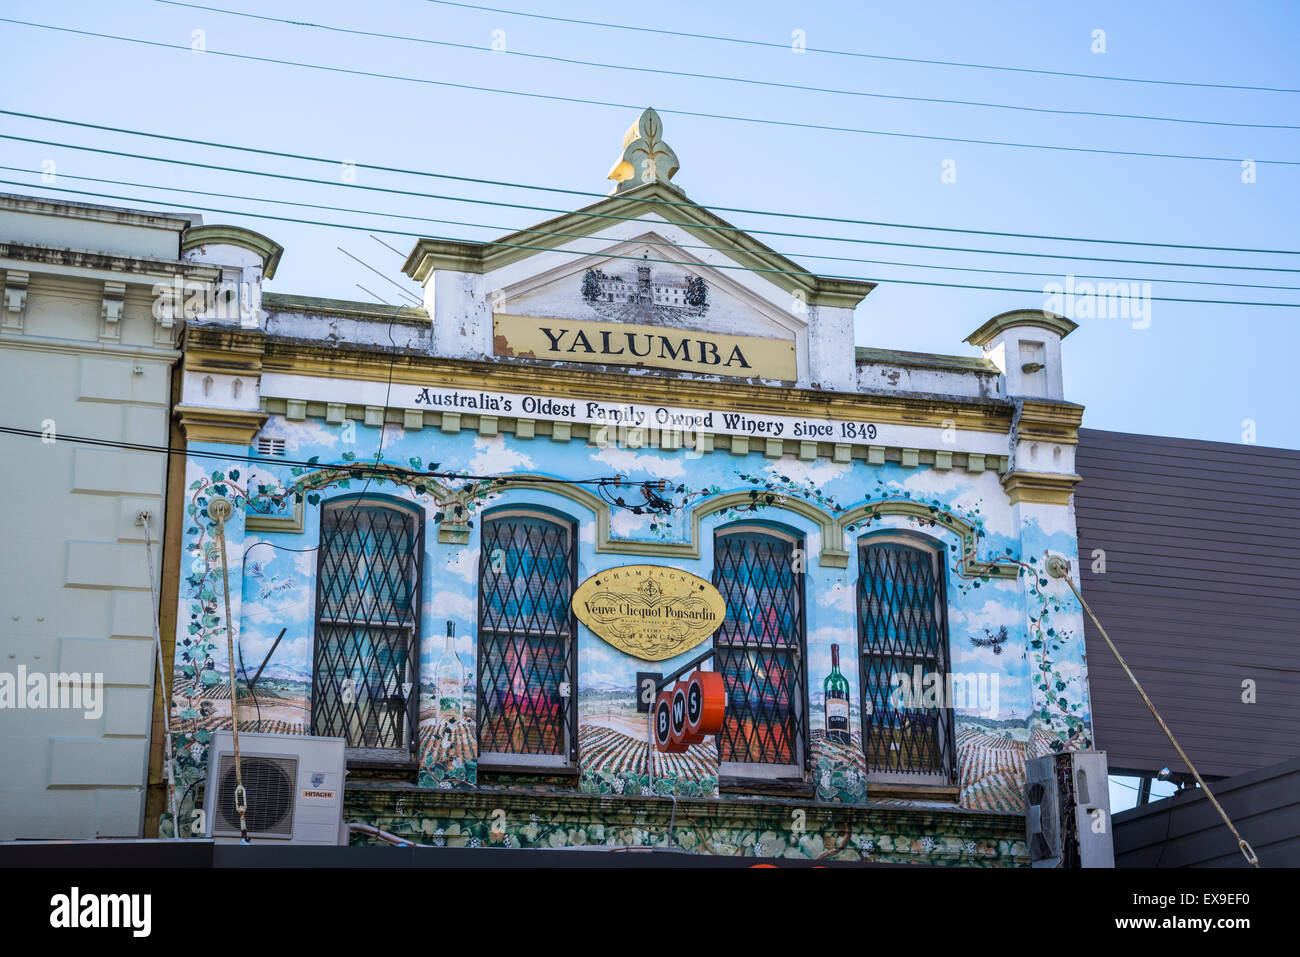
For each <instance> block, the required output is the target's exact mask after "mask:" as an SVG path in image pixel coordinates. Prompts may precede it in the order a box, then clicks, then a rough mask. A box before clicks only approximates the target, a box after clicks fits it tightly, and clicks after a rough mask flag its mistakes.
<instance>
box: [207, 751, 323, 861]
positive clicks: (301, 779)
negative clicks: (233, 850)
mask: <svg viewBox="0 0 1300 957" xmlns="http://www.w3.org/2000/svg"><path fill="white" fill-rule="evenodd" d="M343 745H344V741H343V739H342V738H313V737H307V736H305V735H297V734H253V733H249V732H241V733H240V735H239V755H240V770H241V772H242V775H243V781H244V792H245V794H246V796H247V800H246V805H247V810H246V813H245V818H246V820H247V823H248V837H249V839H250V840H251V841H255V842H257V843H265V842H276V843H284V844H346V843H347V827H346V825H345V824H344V823H343V784H344V778H345V776H346V774H347V770H346V767H345V765H344V759H343ZM204 816H205V819H206V821H207V823H208V836H209V837H211V838H213V839H214V840H215V841H216V842H217V843H218V844H237V843H239V842H240V840H241V836H240V830H239V812H238V811H236V810H235V742H234V737H233V736H232V735H231V733H230V732H229V731H217V732H214V733H213V735H212V741H211V742H210V744H209V745H208V782H207V791H206V793H205V798H204Z"/></svg>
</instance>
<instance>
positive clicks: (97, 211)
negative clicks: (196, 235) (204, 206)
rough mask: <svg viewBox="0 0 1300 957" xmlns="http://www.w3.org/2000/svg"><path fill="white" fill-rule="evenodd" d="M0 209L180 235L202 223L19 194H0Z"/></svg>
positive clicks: (173, 215) (198, 218)
mask: <svg viewBox="0 0 1300 957" xmlns="http://www.w3.org/2000/svg"><path fill="white" fill-rule="evenodd" d="M0 209H11V210H14V211H16V212H20V213H34V214H36V215H39V216H62V217H64V218H66V219H93V220H98V221H100V222H108V223H126V224H128V225H132V226H148V227H150V228H151V229H173V230H175V231H176V232H178V233H179V232H181V231H182V230H183V229H186V228H187V227H191V226H193V225H197V224H198V223H201V222H202V221H203V219H202V217H201V216H199V215H198V214H197V213H195V214H185V213H151V212H148V211H146V210H141V209H126V208H125V207H121V206H100V205H97V204H95V203H73V202H68V201H66V200H61V199H48V198H46V197H44V196H24V195H22V194H19V193H0Z"/></svg>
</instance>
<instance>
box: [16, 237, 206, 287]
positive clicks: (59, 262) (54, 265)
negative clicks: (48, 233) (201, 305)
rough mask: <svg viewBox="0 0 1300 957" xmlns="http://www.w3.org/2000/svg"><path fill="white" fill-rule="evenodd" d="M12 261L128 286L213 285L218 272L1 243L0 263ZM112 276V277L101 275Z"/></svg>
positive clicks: (200, 266)
mask: <svg viewBox="0 0 1300 957" xmlns="http://www.w3.org/2000/svg"><path fill="white" fill-rule="evenodd" d="M6 259H7V260H14V261H16V262H22V263H24V264H31V265H32V266H38V265H39V266H48V267H51V269H52V270H57V272H56V273H55V274H56V275H57V274H58V273H67V272H70V271H74V270H75V271H77V272H78V274H79V275H80V276H81V278H87V279H99V280H101V281H102V280H105V279H116V280H118V281H121V282H126V283H128V284H141V285H150V286H152V285H153V284H155V283H158V282H171V281H173V280H175V279H178V278H180V279H191V280H193V281H195V282H204V283H206V282H214V281H216V280H217V279H219V278H220V277H221V270H219V269H217V268H216V267H215V266H210V265H207V264H206V263H188V262H180V261H173V260H170V259H142V258H139V257H136V256H118V255H114V254H113V253H99V252H89V251H87V250H84V249H64V248H62V247H58V246H42V245H40V244H38V243H18V242H0V260H6ZM105 273H112V274H113V275H112V276H107V275H104V274H105Z"/></svg>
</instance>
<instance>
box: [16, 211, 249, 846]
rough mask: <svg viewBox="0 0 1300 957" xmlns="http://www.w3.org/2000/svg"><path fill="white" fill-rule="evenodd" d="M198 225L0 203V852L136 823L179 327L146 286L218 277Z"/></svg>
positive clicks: (133, 832) (196, 287)
mask: <svg viewBox="0 0 1300 957" xmlns="http://www.w3.org/2000/svg"><path fill="white" fill-rule="evenodd" d="M204 230H205V227H203V226H202V225H201V220H200V219H199V218H198V217H197V216H191V215H180V214H173V213H157V212H149V211H144V210H132V209H118V208H113V207H107V206H93V205H87V204H83V203H65V202H56V201H52V200H47V199H39V198H36V197H29V196H12V195H3V196H0V277H2V282H3V298H2V299H0V382H3V389H4V393H3V394H4V398H5V401H4V407H5V415H4V423H3V424H4V426H6V428H7V429H10V430H17V431H6V432H5V433H3V434H0V455H2V456H3V461H4V463H5V489H6V491H7V493H8V496H9V500H10V503H11V507H9V508H7V509H6V510H5V511H4V514H3V516H0V539H2V540H3V541H4V543H5V548H4V550H3V552H4V553H3V557H0V767H3V769H4V773H3V780H0V840H20V839H21V840H25V839H41V838H47V839H48V838H59V839H62V838H94V837H138V836H139V835H140V834H141V831H142V828H143V826H144V817H145V790H146V771H147V770H148V767H149V755H148V752H149V748H150V743H151V741H153V740H155V737H156V735H155V729H154V728H153V727H152V717H153V715H154V713H155V711H156V709H155V708H154V707H153V706H152V704H151V702H152V701H153V700H154V696H155V687H154V681H155V673H156V670H157V667H156V664H157V662H158V655H157V646H156V644H155V634H156V632H155V627H156V620H155V614H156V611H157V609H158V607H159V597H158V596H159V589H160V587H161V586H162V584H163V583H162V580H161V575H162V565H163V554H162V546H163V539H164V537H165V529H164V526H165V516H166V510H167V505H168V501H167V497H166V485H167V474H168V464H169V457H168V455H167V451H166V449H167V446H168V444H169V442H171V441H173V439H174V435H173V429H172V426H171V423H170V418H171V407H172V404H173V389H174V382H173V378H174V372H175V370H176V368H177V366H178V363H179V359H180V350H179V348H178V345H179V334H180V331H181V328H182V326H183V322H184V315H183V313H181V312H177V311H168V310H161V309H157V308H156V304H157V303H158V295H157V293H156V290H158V289H175V288H185V289H189V290H191V291H206V290H208V289H210V288H212V287H214V286H216V285H218V284H219V283H220V281H221V279H222V275H223V266H222V265H221V264H218V263H215V262H214V261H211V260H209V261H206V262H205V261H203V260H204V257H203V256H201V255H200V254H199V253H198V252H197V251H196V250H195V248H194V247H193V246H192V245H191V244H190V242H189V241H190V240H192V239H194V238H195V237H202V235H203V233H204ZM246 244H247V243H246ZM239 255H240V256H241V257H246V256H247V255H248V254H247V252H246V251H245V250H243V249H241V250H240V251H239ZM273 271H274V270H273V269H272V270H270V272H273ZM258 272H259V274H258V276H257V277H256V278H257V282H258V283H260V278H261V276H260V270H259V271H258ZM250 288H251V287H250ZM204 295H206V292H205V293H204ZM200 298H202V297H200ZM205 309H207V306H206V305H204V304H202V303H201V302H200V301H199V299H196V300H195V302H194V303H192V311H193V312H194V313H195V314H196V315H197V314H204V310H205ZM183 465H184V463H183V461H182V460H180V459H176V460H175V462H174V466H175V467H176V468H177V469H180V468H183ZM142 514H143V516H145V517H144V518H142ZM147 549H150V550H151V552H152V554H150V553H149V552H148V551H147ZM173 589H174V585H173ZM157 701H158V703H160V704H161V702H162V697H161V695H158V697H157ZM158 713H160V712H158Z"/></svg>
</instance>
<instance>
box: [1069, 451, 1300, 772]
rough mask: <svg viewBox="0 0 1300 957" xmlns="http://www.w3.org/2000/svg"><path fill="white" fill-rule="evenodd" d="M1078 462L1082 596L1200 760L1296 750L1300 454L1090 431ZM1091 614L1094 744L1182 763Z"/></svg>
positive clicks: (1276, 755)
mask: <svg viewBox="0 0 1300 957" xmlns="http://www.w3.org/2000/svg"><path fill="white" fill-rule="evenodd" d="M1077 471H1078V473H1079V474H1080V475H1081V476H1083V481H1082V482H1081V483H1080V484H1079V486H1078V488H1077V490H1076V492H1075V511H1076V517H1077V520H1078V525H1079V556H1080V565H1081V567H1082V579H1083V594H1084V597H1085V598H1087V600H1088V603H1089V604H1090V605H1091V606H1092V609H1093V611H1095V612H1096V613H1097V616H1098V617H1099V618H1100V619H1101V621H1102V623H1103V624H1104V625H1105V626H1106V630H1107V632H1109V634H1110V636H1111V638H1112V639H1113V640H1114V641H1115V643H1116V644H1117V645H1118V646H1119V648H1120V651H1121V652H1122V653H1123V654H1124V657H1125V658H1126V659H1127V660H1128V663H1129V665H1130V667H1132V668H1133V670H1134V672H1135V673H1136V674H1137V676H1138V679H1139V680H1140V681H1141V682H1142V685H1143V687H1144V688H1145V689H1146V690H1147V693H1148V694H1149V695H1151V698H1152V700H1154V701H1155V703H1156V707H1157V708H1159V709H1160V713H1161V714H1162V715H1163V716H1164V718H1165V720H1166V721H1167V722H1168V723H1169V725H1170V727H1171V728H1172V729H1173V731H1174V734H1175V735H1177V737H1178V740H1179V743H1180V744H1182V745H1183V748H1184V750H1186V751H1187V753H1188V754H1189V755H1191V757H1192V760H1193V761H1195V762H1196V764H1197V767H1198V768H1199V769H1200V770H1201V772H1202V773H1204V774H1210V775H1230V774H1236V773H1239V772H1242V771H1248V770H1252V769H1255V768H1261V767H1265V766H1268V765H1271V764H1274V763H1276V762H1279V761H1282V760H1284V759H1286V758H1289V757H1293V756H1295V755H1296V754H1297V753H1300V743H1298V742H1300V707H1297V705H1296V702H1297V700H1300V452H1297V451H1290V450H1287V449H1272V448H1261V447H1259V446H1253V445H1244V444H1243V445H1233V444H1229V443H1222V442H1200V441H1195V440H1191V439H1174V438H1161V437H1155V436H1148V435H1131V434H1127V433H1119V432H1100V431H1096V430H1093V429H1081V430H1080V431H1079V447H1078V459H1077ZM1098 548H1100V549H1104V550H1105V553H1106V572H1105V574H1095V573H1093V571H1092V567H1091V566H1092V554H1093V550H1094V549H1098ZM1086 625H1087V627H1086V634H1087V641H1088V673H1089V683H1090V686H1091V690H1092V713H1093V721H1094V728H1095V733H1096V742H1097V747H1098V748H1100V749H1102V750H1105V751H1107V752H1108V754H1109V760H1110V766H1111V767H1112V768H1127V769H1135V770H1159V769H1160V768H1161V767H1164V766H1165V765H1168V766H1169V767H1170V768H1171V769H1173V770H1180V769H1182V764H1181V762H1179V761H1178V759H1177V755H1176V754H1175V753H1174V752H1173V749H1172V747H1170V745H1169V742H1168V739H1167V738H1165V736H1164V734H1163V732H1161V730H1160V728H1159V725H1157V724H1156V722H1155V720H1154V719H1153V718H1152V717H1151V714H1150V712H1149V711H1148V710H1147V708H1146V706H1145V705H1144V704H1143V703H1142V699H1141V698H1139V697H1138V695H1137V692H1136V691H1135V690H1134V688H1133V686H1132V684H1131V683H1130V682H1129V680H1128V678H1127V677H1126V676H1125V675H1124V673H1123V671H1122V670H1121V669H1120V668H1119V665H1118V664H1117V663H1116V662H1115V659H1114V657H1113V656H1112V655H1111V653H1110V651H1109V649H1108V648H1107V647H1106V645H1105V643H1104V642H1103V641H1102V640H1101V636H1100V635H1097V634H1096V633H1095V631H1094V629H1093V627H1092V624H1091V622H1087V623H1086ZM1247 679H1249V680H1252V681H1254V682H1255V683H1256V703H1254V704H1245V703H1243V702H1242V700H1241V696H1242V682H1243V681H1244V680H1247Z"/></svg>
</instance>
